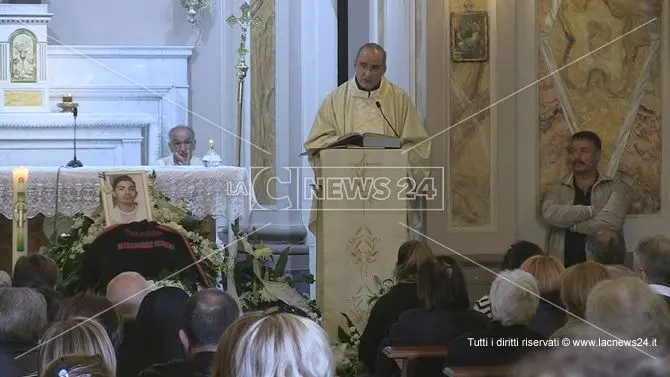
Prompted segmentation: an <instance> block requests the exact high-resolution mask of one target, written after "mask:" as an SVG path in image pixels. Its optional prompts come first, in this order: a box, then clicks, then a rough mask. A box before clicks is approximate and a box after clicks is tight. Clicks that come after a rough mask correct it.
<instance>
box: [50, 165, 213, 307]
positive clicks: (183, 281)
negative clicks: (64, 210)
mask: <svg viewBox="0 0 670 377" xmlns="http://www.w3.org/2000/svg"><path fill="white" fill-rule="evenodd" d="M148 178H149V179H148V182H149V193H150V195H151V198H152V201H153V204H154V206H153V208H152V217H153V218H154V220H155V221H156V222H157V223H159V224H164V225H166V226H169V227H171V228H173V229H175V230H176V231H178V232H180V233H181V234H182V235H184V236H185V237H186V238H187V239H188V241H189V243H190V244H191V247H192V249H193V250H194V252H195V256H196V258H198V259H199V260H200V266H201V267H202V269H203V271H204V273H205V275H206V276H207V277H208V278H209V279H210V281H212V282H216V281H217V280H218V277H219V272H220V271H221V269H222V258H221V256H220V254H221V250H219V248H218V246H217V245H216V243H215V242H212V241H210V240H209V231H208V229H206V224H207V222H206V221H203V220H198V219H196V218H194V217H192V216H191V215H190V214H189V213H188V210H187V208H188V204H187V203H173V202H171V201H170V200H169V199H168V198H167V197H165V195H163V193H161V192H160V191H159V190H157V189H156V188H155V184H154V183H155V178H156V174H155V172H153V173H152V174H151V175H149V177H148ZM103 229H104V216H103V214H102V211H101V210H100V209H98V210H97V211H96V212H95V213H93V214H92V215H91V216H84V215H82V214H79V215H76V216H75V217H74V225H73V226H72V228H71V229H70V230H68V231H67V232H65V233H62V234H54V235H53V236H52V237H51V240H50V244H49V245H47V248H46V249H47V250H46V255H48V256H49V257H51V258H52V259H53V260H54V261H55V262H56V263H57V264H58V266H59V267H60V272H61V276H62V279H61V281H60V282H59V284H58V286H57V289H58V290H59V291H61V292H62V293H63V294H65V295H75V294H77V293H79V292H82V291H84V290H86V289H87V288H89V287H86V286H85V284H84V282H83V281H82V269H83V261H84V254H85V252H86V250H87V249H88V247H89V246H90V245H91V244H92V243H93V241H95V238H96V237H97V236H98V234H100V232H102V231H103ZM171 274H174V272H172V273H170V272H167V271H163V272H161V273H159V274H157V276H146V278H147V279H150V280H154V281H158V280H163V279H165V278H169V279H171V280H175V281H176V283H177V284H176V285H179V286H182V287H184V288H185V289H186V290H188V291H190V292H195V291H196V290H197V289H198V287H199V281H198V279H197V277H196V275H195V274H194V273H193V272H192V270H191V269H189V270H185V271H184V272H183V273H181V274H179V275H175V276H170V275H171ZM102 289H104V287H98V290H102Z"/></svg>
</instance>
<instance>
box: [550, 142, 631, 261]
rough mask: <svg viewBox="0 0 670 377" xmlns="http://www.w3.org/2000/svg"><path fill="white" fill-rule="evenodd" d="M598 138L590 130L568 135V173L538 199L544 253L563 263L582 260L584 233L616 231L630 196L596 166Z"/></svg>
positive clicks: (623, 186)
mask: <svg viewBox="0 0 670 377" xmlns="http://www.w3.org/2000/svg"><path fill="white" fill-rule="evenodd" d="M601 153H602V142H601V141H600V138H599V137H598V135H596V134H595V133H593V132H591V131H581V132H577V133H575V134H574V135H572V138H571V140H570V147H569V148H568V156H567V157H568V159H567V162H568V164H569V166H570V169H571V173H570V175H569V176H568V177H566V178H565V179H563V180H561V181H560V182H558V183H556V184H554V185H552V186H551V187H550V188H549V189H548V190H547V192H546V193H545V196H544V200H543V201H542V218H543V220H544V222H545V223H546V225H547V226H548V227H549V241H548V250H547V251H548V253H550V254H552V255H554V256H556V257H557V258H558V259H559V260H560V261H562V262H563V263H564V265H565V267H570V266H572V265H575V264H577V263H581V262H584V261H586V237H587V236H588V235H589V234H595V233H598V232H599V231H602V230H611V231H613V232H617V233H618V234H619V235H620V237H621V239H623V224H624V221H625V218H626V214H627V213H628V209H629V207H630V197H629V194H628V190H627V188H626V186H625V184H624V183H623V182H621V181H620V180H618V179H615V178H613V177H608V176H606V175H604V174H603V173H602V172H600V171H599V170H598V163H599V162H600V158H601Z"/></svg>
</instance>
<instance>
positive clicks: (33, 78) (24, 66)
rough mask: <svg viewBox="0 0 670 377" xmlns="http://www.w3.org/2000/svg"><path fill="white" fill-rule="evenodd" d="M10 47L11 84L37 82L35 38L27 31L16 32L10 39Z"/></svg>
mask: <svg viewBox="0 0 670 377" xmlns="http://www.w3.org/2000/svg"><path fill="white" fill-rule="evenodd" d="M11 46H12V47H11V51H12V82H37V64H36V60H37V59H36V57H35V52H36V48H37V38H35V36H34V35H33V33H31V32H30V31H28V30H25V29H21V30H17V31H16V32H15V33H14V35H12V37H11Z"/></svg>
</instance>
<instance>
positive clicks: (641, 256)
mask: <svg viewBox="0 0 670 377" xmlns="http://www.w3.org/2000/svg"><path fill="white" fill-rule="evenodd" d="M634 258H635V271H636V272H637V273H638V274H639V276H640V278H641V279H642V280H644V281H645V282H647V283H648V284H649V287H650V288H651V289H652V290H653V291H654V292H656V293H657V294H659V295H661V297H663V299H665V301H666V302H667V303H668V305H670V238H668V237H665V236H656V237H650V238H647V239H645V240H643V241H642V242H640V244H639V245H638V246H637V249H635V254H634Z"/></svg>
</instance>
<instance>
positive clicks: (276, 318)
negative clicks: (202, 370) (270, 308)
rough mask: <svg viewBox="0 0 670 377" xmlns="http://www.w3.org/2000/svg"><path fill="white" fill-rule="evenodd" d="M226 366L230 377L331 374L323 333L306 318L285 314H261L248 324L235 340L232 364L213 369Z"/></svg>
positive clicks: (332, 365)
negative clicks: (261, 315)
mask: <svg viewBox="0 0 670 377" xmlns="http://www.w3.org/2000/svg"><path fill="white" fill-rule="evenodd" d="M223 356H224V357H223V358H219V357H218V355H217V359H218V360H220V361H221V360H224V359H225V355H223ZM226 367H227V368H230V370H231V375H232V376H234V377H277V376H287V377H289V376H290V377H333V376H334V375H335V362H334V360H333V353H332V350H331V348H330V342H329V340H328V335H326V332H325V331H323V329H322V328H321V327H320V326H319V325H318V324H317V323H316V322H314V321H312V320H311V319H309V318H306V317H300V316H297V315H294V314H287V313H276V314H270V315H265V316H263V317H260V318H259V319H257V320H256V321H255V322H254V323H252V324H251V325H250V326H249V327H248V328H247V330H246V331H245V332H244V333H243V334H242V336H241V337H240V338H239V340H238V341H237V345H236V346H235V347H234V352H233V356H232V363H231V364H230V365H228V366H226V365H216V366H215V368H216V369H220V368H226ZM215 375H216V374H215Z"/></svg>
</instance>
